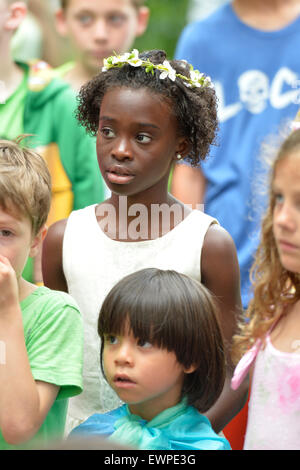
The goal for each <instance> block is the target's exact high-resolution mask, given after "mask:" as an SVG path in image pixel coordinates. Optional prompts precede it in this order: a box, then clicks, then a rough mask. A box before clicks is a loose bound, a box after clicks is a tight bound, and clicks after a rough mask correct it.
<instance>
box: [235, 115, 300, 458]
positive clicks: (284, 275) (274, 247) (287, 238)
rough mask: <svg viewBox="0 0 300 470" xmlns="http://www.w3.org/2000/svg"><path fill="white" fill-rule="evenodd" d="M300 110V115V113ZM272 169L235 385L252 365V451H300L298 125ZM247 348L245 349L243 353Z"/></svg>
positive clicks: (237, 354)
mask: <svg viewBox="0 0 300 470" xmlns="http://www.w3.org/2000/svg"><path fill="white" fill-rule="evenodd" d="M299 117H300V116H299ZM293 127H294V129H295V130H294V131H293V132H292V133H291V134H290V135H289V136H288V137H287V138H286V139H285V140H284V142H283V143H282V144H281V147H280V149H279V151H278V153H277V155H276V159H275V160H274V162H273V165H272V168H271V180H270V189H269V207H268V209H267V211H266V214H265V216H264V219H263V221H262V234H261V242H260V245H259V247H258V250H257V254H256V259H255V263H254V265H253V267H252V275H253V281H254V283H253V284H254V286H253V287H254V296H253V299H252V301H251V303H250V304H249V308H248V311H247V317H248V322H247V323H244V322H243V323H242V325H241V328H240V332H239V334H238V335H236V337H235V339H234V346H233V353H232V355H233V357H234V360H235V361H236V362H237V361H238V359H239V358H240V357H241V356H243V357H242V358H241V359H240V361H239V363H238V365H237V367H236V370H235V373H234V377H233V379H232V388H233V389H235V390H236V389H238V387H239V386H240V384H242V383H243V380H244V378H245V376H247V374H248V372H249V371H250V372H251V376H252V382H251V395H250V401H249V412H248V423H247V431H246V437H245V442H244V449H247V450H300V419H299V416H300V354H299V353H300V129H299V122H298V120H297V121H296V122H294V123H293ZM243 354H244V355H243Z"/></svg>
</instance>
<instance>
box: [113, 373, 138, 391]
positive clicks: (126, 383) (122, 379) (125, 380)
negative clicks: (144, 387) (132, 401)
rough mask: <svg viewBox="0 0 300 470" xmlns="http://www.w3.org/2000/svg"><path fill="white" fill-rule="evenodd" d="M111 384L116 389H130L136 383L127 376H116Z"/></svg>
mask: <svg viewBox="0 0 300 470" xmlns="http://www.w3.org/2000/svg"><path fill="white" fill-rule="evenodd" d="M113 382H114V385H115V386H116V387H117V388H131V387H133V386H135V385H136V382H135V381H134V380H133V379H132V378H131V377H129V376H128V375H127V374H116V375H115V376H114V379H113Z"/></svg>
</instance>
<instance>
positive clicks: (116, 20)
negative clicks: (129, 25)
mask: <svg viewBox="0 0 300 470" xmlns="http://www.w3.org/2000/svg"><path fill="white" fill-rule="evenodd" d="M107 20H108V22H109V23H111V24H112V25H113V26H120V25H121V24H122V23H124V21H125V20H126V17H125V16H124V15H117V14H115V15H110V16H109V17H108V18H107Z"/></svg>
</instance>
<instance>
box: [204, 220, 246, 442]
mask: <svg viewBox="0 0 300 470" xmlns="http://www.w3.org/2000/svg"><path fill="white" fill-rule="evenodd" d="M201 274H202V276H201V279H202V282H203V284H204V285H205V286H206V287H207V288H208V289H209V290H210V291H211V292H212V293H213V294H214V296H215V297H216V299H217V300H218V304H219V312H220V323H221V327H222V332H223V337H224V342H225V352H226V360H227V364H226V369H227V374H226V381H225V385H224V388H223V391H222V394H221V396H220V397H219V399H218V400H217V402H216V403H215V404H214V405H213V407H212V408H211V409H210V410H209V411H208V412H207V413H206V415H207V417H208V418H209V419H210V421H211V423H212V426H213V428H214V430H215V431H216V432H217V433H218V432H220V431H221V430H222V429H223V428H224V427H225V426H226V424H228V423H229V421H231V419H232V418H233V417H234V416H235V415H236V414H237V413H238V412H239V411H240V410H241V408H242V407H243V405H244V403H245V401H246V399H247V393H248V384H247V381H245V382H244V384H243V386H241V387H240V388H239V389H238V390H237V391H233V390H232V389H231V387H230V381H231V378H232V374H233V370H234V367H233V364H232V361H231V357H230V350H231V343H232V337H233V335H234V334H235V332H236V326H237V320H238V318H240V316H241V312H242V304H241V297H240V273H239V265H238V260H237V255H236V249H235V245H234V242H233V240H232V238H231V237H230V235H229V234H228V233H227V232H226V230H224V229H223V228H222V227H220V226H219V225H217V224H213V225H212V226H211V227H210V228H209V230H208V232H207V234H206V237H205V239H204V244H203V248H202V261H201Z"/></svg>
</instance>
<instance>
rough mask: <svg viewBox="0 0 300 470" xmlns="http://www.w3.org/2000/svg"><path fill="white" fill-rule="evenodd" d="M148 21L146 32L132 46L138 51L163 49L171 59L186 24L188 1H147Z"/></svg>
mask: <svg viewBox="0 0 300 470" xmlns="http://www.w3.org/2000/svg"><path fill="white" fill-rule="evenodd" d="M147 5H148V6H149V8H150V12H151V13H150V21H149V26H148V29H147V31H146V32H145V33H144V35H143V36H142V37H140V38H137V39H136V41H135V44H134V47H136V48H137V49H138V50H139V51H145V50H149V49H163V50H164V51H166V53H167V56H168V58H169V59H171V58H173V56H174V51H175V47H176V43H177V41H178V38H179V35H180V33H181V31H182V29H183V28H184V26H185V25H186V24H187V10H188V5H189V0H148V2H147Z"/></svg>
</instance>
